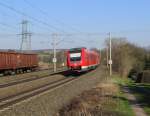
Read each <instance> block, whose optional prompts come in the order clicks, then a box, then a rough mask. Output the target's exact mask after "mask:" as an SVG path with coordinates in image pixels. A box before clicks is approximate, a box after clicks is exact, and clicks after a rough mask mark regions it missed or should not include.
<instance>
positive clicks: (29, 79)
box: [0, 69, 67, 88]
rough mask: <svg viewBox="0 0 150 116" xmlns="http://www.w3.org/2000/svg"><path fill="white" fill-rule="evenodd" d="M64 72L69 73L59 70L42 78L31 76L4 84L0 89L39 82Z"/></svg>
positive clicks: (0, 85)
mask: <svg viewBox="0 0 150 116" xmlns="http://www.w3.org/2000/svg"><path fill="white" fill-rule="evenodd" d="M63 71H67V70H66V69H65V70H59V71H57V72H51V73H49V74H46V75H42V76H36V75H35V76H31V77H30V78H23V79H18V80H15V81H11V82H8V83H3V84H0V88H5V87H9V86H13V85H17V84H21V83H25V82H30V81H34V80H39V79H41V78H47V77H48V76H51V75H54V74H58V73H61V72H63Z"/></svg>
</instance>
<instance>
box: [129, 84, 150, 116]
mask: <svg viewBox="0 0 150 116" xmlns="http://www.w3.org/2000/svg"><path fill="white" fill-rule="evenodd" d="M129 88H130V89H131V90H132V92H133V94H134V95H135V96H136V98H137V99H138V101H139V103H141V104H142V107H143V109H144V111H145V112H146V113H147V114H148V115H150V99H149V96H150V85H149V84H135V83H134V84H130V85H129Z"/></svg>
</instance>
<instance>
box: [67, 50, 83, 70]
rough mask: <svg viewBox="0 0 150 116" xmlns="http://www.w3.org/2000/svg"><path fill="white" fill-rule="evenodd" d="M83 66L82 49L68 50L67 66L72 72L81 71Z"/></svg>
mask: <svg viewBox="0 0 150 116" xmlns="http://www.w3.org/2000/svg"><path fill="white" fill-rule="evenodd" d="M81 65H82V48H73V49H70V50H68V54H67V66H68V68H69V69H70V70H73V71H80V70H81Z"/></svg>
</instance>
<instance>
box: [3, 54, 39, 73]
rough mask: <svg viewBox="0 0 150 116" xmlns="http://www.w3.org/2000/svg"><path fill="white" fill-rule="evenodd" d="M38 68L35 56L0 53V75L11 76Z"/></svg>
mask: <svg viewBox="0 0 150 116" xmlns="http://www.w3.org/2000/svg"><path fill="white" fill-rule="evenodd" d="M37 67H38V57H37V54H30V53H19V52H0V73H1V74H12V73H20V72H24V71H27V70H34V69H35V68H37Z"/></svg>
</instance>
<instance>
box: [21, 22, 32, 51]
mask: <svg viewBox="0 0 150 116" xmlns="http://www.w3.org/2000/svg"><path fill="white" fill-rule="evenodd" d="M21 24H22V33H21V36H22V38H21V46H20V51H22V50H31V33H30V32H28V21H27V20H23V21H22V23H21Z"/></svg>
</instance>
